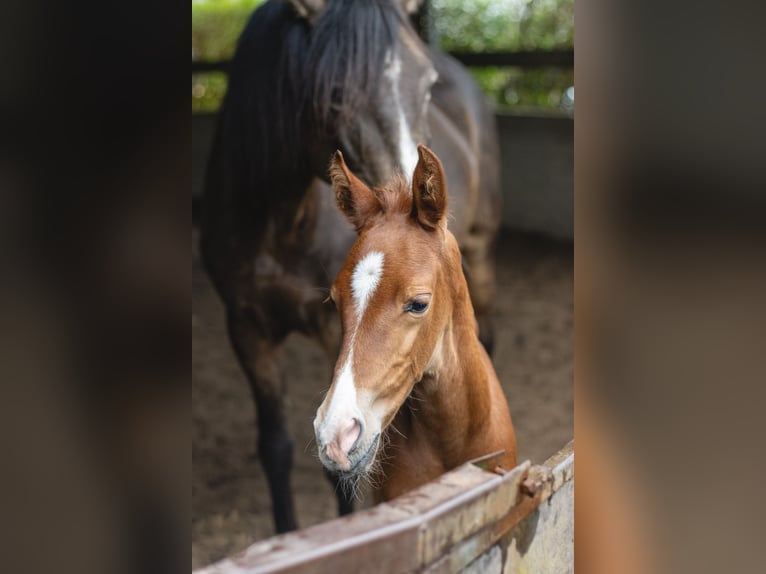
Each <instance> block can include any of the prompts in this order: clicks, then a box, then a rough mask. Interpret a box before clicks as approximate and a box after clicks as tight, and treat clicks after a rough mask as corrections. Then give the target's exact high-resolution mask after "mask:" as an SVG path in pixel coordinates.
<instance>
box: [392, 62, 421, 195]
mask: <svg viewBox="0 0 766 574" xmlns="http://www.w3.org/2000/svg"><path fill="white" fill-rule="evenodd" d="M386 64H387V66H386V72H385V75H386V77H388V78H389V79H390V80H391V83H392V90H393V93H394V106H395V107H396V109H397V112H398V116H399V163H400V165H401V166H402V169H403V170H404V176H405V177H406V178H407V179H408V180H410V179H412V174H413V173H414V172H415V166H416V165H417V164H418V148H417V146H416V145H415V141H414V140H413V139H412V132H411V131H410V125H409V123H407V118H406V117H405V116H404V109H403V108H402V100H401V96H400V95H399V76H400V75H401V72H402V62H401V60H400V59H399V56H398V55H397V56H394V57H393V59H392V58H391V54H390V52H389V53H387V54H386Z"/></svg>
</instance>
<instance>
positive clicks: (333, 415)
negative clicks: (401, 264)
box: [321, 251, 383, 443]
mask: <svg viewBox="0 0 766 574" xmlns="http://www.w3.org/2000/svg"><path fill="white" fill-rule="evenodd" d="M382 276H383V254H382V253H381V252H380V251H370V252H369V253H368V254H367V255H365V256H364V257H362V258H361V259H360V260H359V261H358V262H357V264H356V267H354V272H353V273H352V274H351V294H352V296H353V298H354V306H355V308H356V322H355V324H354V327H353V331H351V340H350V349H349V352H348V356H347V357H346V362H345V363H343V367H341V369H340V373H339V374H338V378H337V379H335V389H334V391H333V395H332V400H331V401H330V405H329V406H328V407H327V416H326V419H325V421H324V424H323V425H322V429H321V434H322V436H321V439H322V441H323V442H325V443H328V442H330V441H331V440H332V439H333V438H334V436H335V433H336V431H337V429H338V426H339V425H341V424H342V423H343V422H344V421H345V420H347V419H349V418H351V417H355V416H356V417H361V415H362V413H361V412H360V409H359V405H358V404H357V399H356V385H355V384H354V372H353V364H354V345H355V343H356V332H357V329H358V328H359V324H360V323H361V322H362V316H363V315H364V311H365V309H366V308H367V304H368V303H369V302H370V299H371V298H372V296H373V294H374V293H375V290H376V289H377V287H378V284H379V283H380V278H381V277H382Z"/></svg>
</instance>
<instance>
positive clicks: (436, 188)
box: [412, 144, 447, 229]
mask: <svg viewBox="0 0 766 574" xmlns="http://www.w3.org/2000/svg"><path fill="white" fill-rule="evenodd" d="M446 212H447V182H446V180H445V178H444V168H443V167H442V162H441V161H439V158H438V157H436V154H435V153H434V152H432V151H431V150H430V149H428V148H427V147H426V146H424V145H422V144H421V145H419V146H418V165H417V166H415V173H414V174H413V176H412V216H413V217H414V218H415V219H417V220H418V222H419V223H420V224H421V225H422V226H423V227H425V228H426V229H436V228H437V227H438V226H439V225H443V224H444V221H445V217H444V216H445V214H446Z"/></svg>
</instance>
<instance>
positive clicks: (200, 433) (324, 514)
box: [192, 233, 574, 568]
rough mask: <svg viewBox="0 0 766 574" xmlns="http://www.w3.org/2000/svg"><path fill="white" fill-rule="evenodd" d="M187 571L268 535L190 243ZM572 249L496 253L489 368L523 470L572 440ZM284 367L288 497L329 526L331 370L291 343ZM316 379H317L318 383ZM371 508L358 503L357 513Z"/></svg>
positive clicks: (242, 385) (250, 425)
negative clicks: (325, 422)
mask: <svg viewBox="0 0 766 574" xmlns="http://www.w3.org/2000/svg"><path fill="white" fill-rule="evenodd" d="M192 253H193V264H192V265H193V267H192V289H193V310H192V433H193V434H192V441H193V442H192V467H193V476H192V567H194V568H196V567H200V566H203V565H205V564H208V563H210V562H212V561H215V560H218V559H220V558H222V557H224V556H226V555H229V554H232V553H234V552H237V551H239V550H242V549H244V548H245V547H246V546H248V545H249V544H251V543H252V542H253V541H255V540H257V539H261V538H266V537H268V536H271V535H272V534H273V533H274V531H273V526H272V519H271V511H270V499H269V496H268V490H267V487H266V479H265V477H264V474H263V472H262V470H261V467H260V464H259V461H258V456H257V453H256V452H255V444H256V426H255V413H254V407H253V401H252V398H251V395H250V389H249V386H248V384H247V382H246V380H245V378H244V375H243V374H242V372H241V371H240V369H239V366H238V364H237V362H236V360H235V358H234V355H233V353H232V351H231V348H230V346H229V343H228V339H227V336H226V328H225V322H224V315H223V306H222V304H221V302H220V300H219V299H218V297H217V295H216V293H215V291H214V290H213V288H212V286H211V284H210V282H209V280H208V278H207V276H206V274H205V272H204V270H203V268H202V266H201V264H200V261H199V259H198V257H197V255H196V248H195V237H194V236H193V238H192ZM573 278H574V275H573V250H572V245H571V243H560V242H555V241H551V240H547V239H543V238H539V237H534V236H528V235H522V234H518V233H505V234H503V235H502V237H501V238H500V241H499V243H498V294H497V301H496V307H495V319H496V323H495V326H496V329H497V332H496V348H495V353H494V357H493V360H494V362H495V368H496V369H497V372H498V375H499V377H500V380H501V381H502V383H503V387H504V389H505V392H506V396H507V398H508V403H509V405H510V409H511V415H512V417H513V421H514V425H515V427H516V434H517V439H518V447H519V452H518V454H519V460H520V461H522V460H525V459H527V458H528V459H531V460H532V461H533V462H542V461H543V460H544V459H545V458H547V456H548V455H550V454H553V453H554V452H555V451H556V450H557V449H558V448H560V447H561V446H563V445H564V444H566V443H567V442H568V441H569V440H570V439H571V438H572V436H573V421H574V412H573V411H574V401H573V397H574V393H573V311H574V309H573ZM283 362H284V365H285V368H286V372H287V378H286V380H287V381H288V384H289V389H288V401H289V406H288V410H289V411H290V412H291V417H290V421H289V425H290V430H291V432H292V434H293V437H294V440H295V445H296V449H295V450H296V452H295V461H294V473H293V491H294V496H295V504H296V509H297V513H298V521H299V523H300V524H301V526H309V525H312V524H316V523H318V522H322V521H324V520H328V519H331V518H334V517H335V515H336V510H335V509H336V502H335V497H334V495H333V492H332V488H331V486H330V485H329V483H328V482H327V480H326V479H325V478H324V474H323V472H322V467H321V465H320V464H319V462H318V460H317V459H316V458H315V455H314V454H313V450H312V449H313V443H312V436H313V428H312V425H311V421H312V419H313V417H314V412H315V410H316V407H317V406H318V405H319V403H320V402H321V399H322V392H323V389H324V388H325V387H326V386H327V385H328V384H329V374H330V365H329V364H327V361H326V359H325V357H324V355H323V354H322V352H321V351H320V349H319V348H318V346H317V345H315V344H314V343H313V342H311V341H309V340H308V339H305V338H303V337H301V336H297V335H296V336H293V337H291V338H290V339H289V340H288V343H287V345H286V349H285V352H284V357H283ZM317 381H322V383H321V384H317ZM366 504H369V497H368V500H367V501H363V502H362V503H361V506H364V505H366Z"/></svg>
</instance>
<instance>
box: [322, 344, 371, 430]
mask: <svg viewBox="0 0 766 574" xmlns="http://www.w3.org/2000/svg"><path fill="white" fill-rule="evenodd" d="M353 363H354V351H353V350H352V351H351V352H350V353H349V354H348V357H347V358H346V362H345V363H344V365H343V367H342V368H341V370H340V374H339V375H338V378H337V379H335V389H334V390H333V394H332V400H331V401H330V405H329V406H328V407H327V411H326V412H327V415H326V416H325V420H324V421H322V422H323V424H322V425H321V427H320V426H319V420H318V418H319V417H317V418H316V419H315V420H314V427H315V431H316V433H317V435H318V436H319V439H320V441H321V442H322V443H323V444H327V443H329V442H331V441H332V440H333V439H334V438H335V434H336V433H337V431H338V428H339V427H340V425H341V424H343V422H344V421H346V420H348V419H350V418H354V417H356V418H360V415H361V413H360V412H359V406H358V404H357V399H356V386H355V385H354V373H353V371H352V369H351V365H353Z"/></svg>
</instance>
